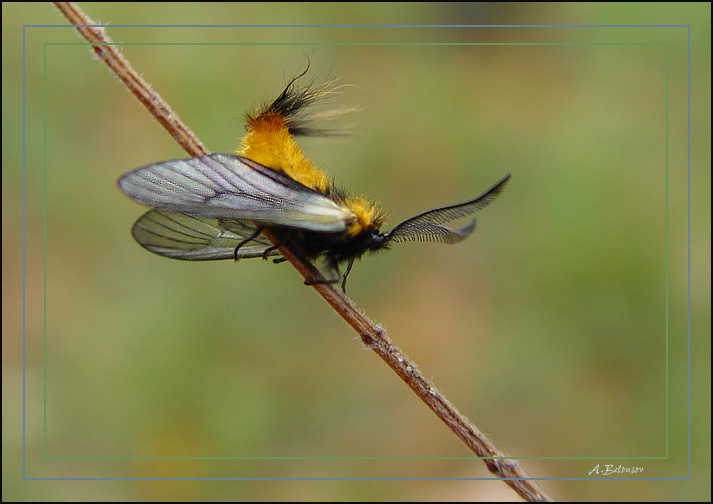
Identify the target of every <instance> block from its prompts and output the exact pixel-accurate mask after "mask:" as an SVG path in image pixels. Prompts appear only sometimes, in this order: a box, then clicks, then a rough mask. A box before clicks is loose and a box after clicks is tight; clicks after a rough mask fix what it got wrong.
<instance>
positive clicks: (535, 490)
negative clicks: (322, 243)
mask: <svg viewBox="0 0 713 504" xmlns="http://www.w3.org/2000/svg"><path fill="white" fill-rule="evenodd" d="M54 5H55V6H56V7H57V8H58V9H59V10H60V11H61V12H62V14H64V16H65V17H66V18H67V19H68V20H69V22H70V23H71V24H72V25H74V26H75V28H76V29H77V31H78V32H79V33H80V35H81V36H82V37H83V38H84V39H86V40H87V42H89V44H90V45H91V47H92V50H93V51H94V52H95V53H96V54H97V56H98V57H99V58H100V59H101V60H102V61H104V62H105V63H106V64H107V65H108V66H109V68H111V70H112V71H113V72H114V73H115V74H116V75H117V77H119V79H120V80H121V81H122V82H124V84H125V85H126V86H127V87H128V88H129V90H130V91H131V92H132V93H133V94H134V95H135V96H136V97H137V99H138V100H139V101H140V102H141V103H143V104H144V106H145V107H146V108H147V109H148V110H149V112H150V113H151V114H152V115H153V116H154V117H155V118H156V119H157V120H158V121H159V122H160V123H161V124H162V125H163V126H164V128H166V130H167V131H168V132H169V133H170V134H171V136H172V137H173V138H174V139H176V141H177V142H178V143H179V144H180V145H181V146H182V147H183V148H184V149H185V151H186V152H187V153H188V154H190V155H191V156H202V155H206V154H208V153H209V152H208V150H207V149H206V148H205V147H204V146H203V144H202V143H201V141H200V140H199V139H198V138H197V137H196V136H195V134H194V133H193V132H192V131H191V130H190V129H189V128H188V127H187V126H186V125H185V124H183V122H181V120H180V119H179V118H178V115H177V114H176V113H175V112H173V110H172V109H171V107H170V106H169V105H168V104H167V103H166V102H165V101H164V100H163V99H162V98H161V97H160V96H159V94H158V93H157V92H156V91H154V90H153V89H151V86H150V85H149V84H148V83H147V82H146V81H145V80H144V79H143V78H141V76H140V75H139V74H138V73H137V72H136V71H135V70H134V69H133V68H132V67H131V64H130V63H129V62H128V60H127V59H126V58H125V57H124V56H123V55H122V54H121V53H120V52H119V50H118V49H116V47H115V46H114V43H113V42H112V41H111V39H110V38H109V37H108V36H107V35H106V33H105V30H104V28H103V27H101V26H98V25H97V23H95V22H94V21H92V20H91V19H90V18H89V17H87V16H86V15H85V14H84V13H83V12H82V11H81V9H80V8H79V7H78V6H77V5H76V4H74V3H71V2H55V4H54ZM263 233H264V234H265V236H267V238H268V239H269V240H270V241H271V242H272V243H273V244H277V241H276V240H275V237H274V236H273V235H272V234H271V233H270V231H269V230H268V229H265V230H264V231H263ZM279 250H280V252H281V253H282V254H283V255H284V256H285V257H286V258H287V260H288V261H290V263H292V265H293V266H294V267H295V268H296V269H297V270H298V271H299V272H300V274H302V276H304V278H305V280H306V281H308V282H313V281H314V280H318V279H320V278H321V274H320V273H319V271H318V270H317V268H316V267H315V266H314V265H313V264H311V262H310V261H309V260H307V259H306V258H305V257H303V256H302V255H301V254H300V253H299V252H298V251H295V250H291V249H290V248H288V247H286V246H284V245H281V246H280V247H279ZM312 287H313V288H314V289H315V290H316V291H317V292H319V294H320V295H321V296H322V297H323V298H324V299H325V300H326V301H327V302H328V303H329V304H330V305H331V306H332V307H333V308H334V310H335V311H336V312H337V313H338V314H339V315H340V316H341V317H342V318H343V319H344V320H345V321H346V322H347V323H348V324H349V325H350V326H352V327H353V328H354V330H355V331H356V332H357V333H359V336H360V337H361V339H362V341H363V342H364V345H366V346H367V347H368V348H370V349H371V350H373V351H374V352H376V354H377V355H378V356H379V357H381V359H383V360H384V362H386V364H388V365H389V367H390V368H391V369H393V370H394V372H395V373H396V374H397V375H398V376H399V378H401V379H402V380H403V381H404V382H406V384H407V385H408V386H409V387H410V388H411V390H413V391H414V392H415V393H416V395H418V397H419V398H420V399H421V400H422V401H423V402H424V403H426V405H427V406H428V407H429V408H431V410H432V411H433V412H434V413H435V414H436V415H437V416H438V418H440V419H441V420H442V421H443V422H444V423H445V424H446V425H447V426H448V427H449V428H450V429H451V430H452V431H453V432H454V433H455V434H456V436H458V437H459V438H460V439H461V440H462V441H463V442H464V443H465V444H466V445H467V446H468V448H470V450H471V451H472V452H473V453H474V454H475V455H476V456H477V457H478V458H481V459H482V460H483V462H484V463H485V465H486V466H487V468H488V470H489V471H490V472H491V473H493V474H494V475H495V476H497V477H498V478H501V479H503V481H504V482H505V483H506V484H507V485H509V486H510V487H511V488H512V489H513V490H515V492H517V493H518V494H519V495H520V496H521V497H522V498H523V499H525V500H527V501H529V502H543V501H551V499H550V498H549V497H548V496H547V495H546V494H545V493H544V492H543V491H542V490H541V489H540V488H539V487H538V486H537V485H536V484H535V483H534V482H533V481H531V480H530V479H529V478H530V477H529V476H528V475H527V474H526V473H525V472H524V471H523V470H522V468H521V467H520V465H519V464H518V463H517V462H516V461H515V460H512V459H508V458H507V457H506V456H505V455H503V453H501V452H500V451H499V450H498V449H497V448H495V446H494V445H493V444H492V443H491V442H490V440H489V439H488V438H487V437H485V436H484V435H483V434H482V433H481V432H480V431H479V430H478V428H477V427H476V426H475V425H473V424H472V423H471V422H470V421H469V420H468V419H467V418H466V417H465V416H464V415H463V414H461V413H460V412H459V411H458V410H457V409H456V408H455V407H454V406H453V405H452V404H451V403H450V401H448V399H446V398H445V396H444V395H443V394H442V393H441V392H440V391H439V390H438V389H437V388H436V387H435V385H434V384H433V382H432V381H430V380H429V379H427V378H426V377H425V375H424V374H423V373H422V372H421V371H420V369H419V368H418V366H417V365H416V364H415V363H414V362H412V361H411V360H409V359H408V358H407V357H406V356H405V355H404V353H403V352H402V351H401V350H400V349H399V348H398V347H397V346H395V345H394V344H393V342H392V341H391V339H390V338H389V337H388V336H387V334H386V331H385V330H384V329H383V328H382V327H380V326H379V325H378V324H376V323H375V322H373V321H372V320H371V319H369V318H368V317H367V316H366V315H364V314H363V313H362V312H361V311H360V310H358V309H357V308H356V305H355V304H354V302H353V301H351V300H350V299H349V298H348V297H347V296H346V294H344V292H342V291H341V290H339V289H338V288H336V287H335V286H334V285H333V284H328V283H314V284H313V285H312Z"/></svg>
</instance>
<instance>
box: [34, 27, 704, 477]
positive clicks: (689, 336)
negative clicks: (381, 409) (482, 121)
mask: <svg viewBox="0 0 713 504" xmlns="http://www.w3.org/2000/svg"><path fill="white" fill-rule="evenodd" d="M73 26H74V25H23V28H22V57H23V63H22V83H23V93H22V96H23V104H22V124H23V133H22V147H23V154H22V170H23V173H22V188H23V195H22V254H23V257H22V295H23V299H22V338H23V341H22V362H23V373H22V392H23V397H22V407H23V411H22V418H23V425H22V452H23V479H28V480H60V479H61V480H78V481H90V480H102V481H103V480H132V481H133V480H169V481H174V480H246V481H259V480H262V481H280V480H299V481H330V480H337V481H344V480H359V481H363V480H368V481H375V480H386V481H397V480H406V481H411V480H427V481H428V480H435V481H442V480H468V481H470V480H481V479H483V480H485V479H493V478H492V477H488V478H413V479H412V478H27V476H26V429H25V421H26V346H25V343H26V338H25V336H26V331H25V329H26V126H27V124H26V106H25V104H26V54H27V53H26V35H25V34H26V29H27V28H40V27H45V28H60V27H63V28H64V27H73ZM80 26H82V25H80ZM84 26H107V25H84ZM112 27H135V28H150V27H155V28H171V27H194V28H218V27H246V28H247V27H252V28H257V27H261V28H270V27H275V28H300V27H314V28H316V27H324V28H326V27H331V28H335V27H341V28H344V27H353V28H365V27H375V28H379V27H382V28H387V27H390V28H399V27H402V28H459V27H462V28H576V27H580V28H686V29H687V42H688V135H687V136H688V243H687V252H688V271H687V274H688V278H687V280H688V282H687V285H688V478H608V477H604V478H527V479H532V480H533V481H540V480H543V481H550V480H551V481H585V480H586V481H592V480H600V479H601V480H626V481H630V480H636V481H650V480H655V481H659V480H660V481H677V480H686V479H690V477H691V27H690V25H112ZM495 479H506V480H508V479H519V478H495Z"/></svg>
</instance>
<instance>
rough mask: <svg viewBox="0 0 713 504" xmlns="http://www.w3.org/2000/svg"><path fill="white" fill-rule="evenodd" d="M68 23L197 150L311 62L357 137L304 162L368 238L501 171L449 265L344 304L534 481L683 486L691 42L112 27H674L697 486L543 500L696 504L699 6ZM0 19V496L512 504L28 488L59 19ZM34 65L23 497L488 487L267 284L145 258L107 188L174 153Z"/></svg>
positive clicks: (117, 89) (222, 9)
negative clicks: (101, 28)
mask: <svg viewBox="0 0 713 504" xmlns="http://www.w3.org/2000/svg"><path fill="white" fill-rule="evenodd" d="M82 6H83V8H85V9H86V12H87V14H88V15H89V16H91V17H93V18H94V19H95V20H98V21H101V22H104V23H106V22H108V23H110V24H109V28H108V32H107V33H108V35H109V36H110V37H111V38H112V39H113V40H114V41H115V42H124V43H126V44H131V45H126V46H124V47H123V53H124V54H125V55H126V56H127V57H128V59H129V60H130V61H131V62H132V64H133V65H134V67H135V68H136V69H137V70H138V71H139V72H141V73H142V74H143V75H144V77H145V78H146V79H147V80H148V81H149V82H151V84H152V85H153V87H154V88H155V89H156V90H157V91H158V92H159V93H160V94H161V95H162V96H163V97H164V98H165V99H166V100H167V101H168V102H169V103H170V104H171V105H172V106H173V107H174V109H175V110H176V112H177V113H178V114H179V115H180V117H181V118H182V119H183V120H184V121H185V122H186V123H187V124H188V125H189V126H190V127H191V128H192V129H193V130H194V131H195V132H196V134H197V135H198V137H199V138H201V140H202V141H203V142H204V143H205V144H206V146H207V147H208V148H209V149H210V150H211V151H214V152H228V151H231V150H233V149H234V148H235V147H236V145H237V139H238V138H239V137H240V136H241V135H242V133H243V123H242V117H243V114H244V112H245V111H247V110H250V109H252V108H254V107H255V106H256V105H258V104H260V103H263V102H265V101H266V100H270V99H272V98H274V97H275V96H276V94H277V93H279V92H280V91H281V90H282V88H283V86H284V84H285V82H286V81H287V80H288V79H289V78H290V77H291V76H292V75H294V74H296V73H298V72H300V71H301V70H302V69H304V67H305V65H306V62H307V60H308V59H309V61H310V67H311V68H310V75H311V76H312V77H314V78H315V79H317V80H323V79H328V78H330V77H334V76H336V77H338V78H339V82H340V83H343V84H350V86H347V87H344V88H343V89H342V93H341V94H340V95H339V96H337V97H335V99H333V100H332V101H331V105H333V106H335V107H345V108H349V107H358V108H359V111H357V112H354V113H351V114H349V115H348V116H347V117H345V118H343V119H342V120H341V121H340V122H339V124H338V126H340V127H343V128H345V129H346V130H348V132H349V133H350V135H349V136H346V137H340V138H338V139H328V140H325V139H310V140H307V141H304V142H302V145H303V147H304V148H305V150H306V152H307V154H308V155H309V156H310V157H311V158H312V159H313V160H314V161H315V162H316V163H317V164H319V165H320V166H322V167H324V168H325V169H326V170H327V171H328V172H329V173H330V174H331V175H332V176H333V177H334V178H335V180H336V181H337V182H338V183H340V184H341V185H343V186H346V187H348V188H350V189H351V190H353V191H354V192H356V193H363V194H367V195H369V196H370V197H371V198H373V199H374V200H376V201H379V202H380V203H381V204H382V205H383V207H384V208H385V209H387V210H388V212H389V214H390V215H391V218H390V221H389V223H390V225H394V224H396V223H397V222H399V221H401V220H403V219H404V218H406V217H409V216H411V215H414V214H416V213H418V212H421V211H424V210H427V209H430V208H433V207H436V206H441V205H447V204H451V203H456V202H460V201H463V200H466V199H468V198H472V197H474V196H476V195H477V194H479V193H480V192H482V191H483V190H485V189H487V188H488V187H490V186H491V185H492V184H493V183H495V182H496V181H497V180H499V179H500V178H501V177H502V176H503V175H505V174H506V173H508V172H509V173H512V180H511V182H510V184H509V186H508V187H507V189H506V191H505V192H504V193H503V195H502V196H501V197H500V198H499V199H498V200H497V201H496V202H495V203H494V204H493V205H492V206H491V207H489V208H488V209H487V210H485V211H484V212H482V214H481V215H480V217H479V223H478V229H477V230H476V233H475V235H474V236H473V237H471V238H470V239H469V240H467V241H466V242H464V243H462V244H460V245H458V246H454V247H447V246H443V245H432V244H410V245H402V246H395V247H394V248H393V250H392V251H390V252H388V253H384V254H380V255H378V256H375V257H367V258H365V260H364V261H362V262H361V263H358V264H356V265H355V266H354V269H353V271H352V273H351V276H350V278H349V294H350V296H351V297H352V299H354V300H355V301H356V303H357V304H358V306H359V308H361V309H364V310H365V311H366V313H367V314H368V315H369V316H370V317H372V318H374V319H376V320H378V321H379V322H380V323H382V324H383V325H384V327H385V328H386V329H387V330H388V332H389V335H390V336H391V337H392V338H393V339H394V341H395V343H396V344H397V345H399V346H400V347H401V348H402V349H403V350H404V352H405V353H406V354H408V355H409V356H410V357H411V358H412V359H413V360H414V361H415V362H417V363H418V365H419V366H420V367H421V369H422V370H423V371H424V372H425V373H426V374H427V375H428V376H432V377H433V379H434V380H435V382H436V384H437V385H438V386H439V387H440V388H441V390H442V391H443V392H444V393H445V395H446V396H447V397H448V398H449V399H450V400H451V401H452V402H453V403H454V404H455V405H456V407H458V408H459V409H460V410H461V411H462V412H463V413H464V414H465V415H467V416H468V417H469V418H470V419H471V420H472V421H473V422H474V423H475V424H476V425H477V426H478V427H479V428H480V429H481V430H483V431H484V432H485V433H486V434H487V435H488V436H489V437H490V438H491V439H492V440H493V442H494V443H495V444H496V446H498V447H499V448H500V449H501V450H503V451H504V452H506V453H507V454H509V455H512V456H514V457H519V458H521V459H522V460H521V463H522V464H523V466H524V467H525V469H526V470H527V471H528V472H529V473H530V474H531V475H533V476H535V477H540V478H586V477H588V473H589V471H591V470H592V468H594V467H595V466H596V465H597V464H600V465H603V464H617V465H618V464H622V465H624V466H627V467H632V466H641V467H644V473H643V474H642V476H643V477H647V478H671V477H677V478H685V477H686V476H687V460H686V457H687V446H686V443H687V432H686V429H687V421H688V418H687V411H686V407H687V398H686V393H687V374H686V373H687V369H688V368H687V363H686V359H687V342H686V337H687V332H686V331H687V304H686V303H687V295H686V281H687V279H686V275H687V255H686V254H687V243H686V240H687V219H686V202H687V199H686V189H687V186H686V184H687V174H686V169H687V166H686V162H687V136H686V128H687V76H686V71H687V66H686V65H687V46H686V43H687V31H686V29H685V28H574V27H573V28H215V27H214V28H165V27H142V28H121V27H115V25H133V24H140V25H159V24H160V25H168V24H187V23H190V24H204V25H208V24H219V23H220V24H245V25H256V24H260V25H264V24H292V25H294V24H310V25H314V24H374V23H378V24H391V23H396V24H456V23H457V24H481V25H482V24H497V25H504V24H576V25H581V24H691V25H692V31H691V43H692V47H693V52H692V61H691V65H692V92H693V96H692V108H691V111H692V116H691V127H692V139H691V140H692V146H691V148H692V160H693V165H692V179H691V197H692V204H693V206H692V219H691V220H692V231H693V233H692V235H691V252H692V275H691V281H692V284H691V294H692V298H691V300H692V304H691V319H692V338H693V355H692V359H693V362H692V375H691V379H692V380H693V381H694V384H695V385H694V388H693V410H692V428H693V437H692V445H693V446H692V449H693V452H692V457H693V460H692V480H691V481H660V482H617V481H609V482H607V483H602V482H601V481H572V482H564V481H545V482H542V486H543V487H544V488H545V489H546V490H547V491H548V492H549V493H550V495H551V496H552V497H554V498H557V499H559V500H709V499H710V338H709V335H710V168H709V167H710V5H709V4H616V5H614V4H583V5H582V4H567V3H558V4H489V3H481V4H328V5H327V4H267V3H264V4H200V5H198V4H181V5H175V4H83V5H82ZM2 13H3V172H2V177H3V179H2V181H3V214H2V216H3V335H4V337H3V398H4V400H3V498H4V499H7V500H34V499H38V500H49V499H52V500H90V499H91V500H94V499H97V500H110V499H111V500H114V499H116V500H147V499H150V500H167V499H185V500H196V499H200V500H303V499H304V500H307V499H309V500H312V499H315V500H346V499H356V500H375V499H389V500H391V499H399V500H416V499H418V500H422V499H423V500H495V499H497V500H517V496H516V495H515V494H514V493H513V492H512V491H511V490H509V488H508V487H506V486H505V485H503V484H502V483H498V482H492V481H491V482H487V481H341V480H337V481H279V482H265V481H186V482H176V481H135V480H131V481H74V482H73V481H61V480H58V481H22V480H21V475H22V474H23V473H22V465H21V462H22V458H21V450H22V437H21V436H22V417H21V415H20V412H21V411H22V403H21V400H22V396H21V392H22V389H21V385H22V376H23V375H22V360H21V358H22V347H21V341H22V340H21V331H22V325H21V324H22V318H21V317H22V255H21V251H22V249H21V247H22V220H21V219H22V214H21V208H22V170H21V167H22V115H21V114H22V108H21V105H22V70H23V69H22V35H23V32H22V25H29V24H32V25H48V24H56V25H66V22H65V21H64V20H63V18H62V17H60V16H59V15H58V12H57V11H56V10H55V9H54V8H53V7H52V6H51V5H49V4H34V5H29V4H25V5H20V4H7V3H4V4H3V11H2ZM25 36H26V43H27V45H26V51H27V56H26V58H27V59H26V62H27V68H26V72H27V73H26V77H27V81H26V93H27V94H26V102H25V103H26V110H25V114H26V120H27V137H26V156H27V157H26V167H27V173H26V184H27V186H26V187H27V193H26V197H27V200H26V205H27V206H26V211H27V214H26V216H27V241H26V246H27V248H26V250H25V252H26V268H27V277H26V280H27V284H26V291H25V295H26V302H27V305H26V324H27V325H26V345H27V346H26V351H27V354H26V359H27V361H26V379H27V382H26V385H27V390H26V400H27V403H26V413H27V416H26V418H25V425H26V436H27V437H26V442H27V457H26V473H25V475H26V476H27V477H29V478H100V479H101V478H130V479H134V478H162V477H165V478H172V477H192V478H195V477H202V478H241V477H242V478H270V477H286V478H377V477H382V478H473V477H486V476H487V472H486V470H485V467H484V465H483V464H482V462H480V461H477V460H473V459H469V458H468V457H469V452H468V451H467V450H466V449H465V448H464V447H463V446H462V445H461V444H460V443H459V442H458V440H457V439H456V438H455V437H454V436H453V435H452V433H451V432H450V431H449V430H448V429H447V428H446V427H445V426H444V425H442V424H441V423H440V422H439V421H438V420H437V419H436V418H435V417H434V416H433V415H432V414H431V413H430V411H428V410H427V408H426V407H425V406H424V405H423V404H422V403H420V401H418V399H416V398H415V396H413V394H412V393H411V392H410V391H409V390H408V389H407V388H406V387H405V386H404V385H403V383H401V382H400V381H399V380H398V379H397V378H396V376H395V375H393V373H391V371H390V370H389V369H388V368H387V367H386V366H384V365H383V364H382V363H381V361H380V360H379V359H378V358H377V357H376V356H375V355H374V354H373V353H371V352H367V351H362V346H361V343H360V341H359V339H358V337H357V336H356V335H355V334H354V333H353V331H352V330H351V329H350V328H348V327H347V326H346V325H345V324H344V323H343V322H342V321H341V320H340V319H339V318H338V317H336V316H335V315H334V314H333V312H332V311H331V310H330V309H329V307H328V306H327V305H326V304H325V303H324V302H323V301H322V300H321V298H319V297H318V296H317V295H316V294H315V293H314V292H313V290H312V289H309V288H307V287H304V286H303V285H302V279H301V277H299V275H298V274H297V273H296V272H295V271H294V270H293V269H292V268H291V267H290V266H289V265H287V264H283V265H280V266H275V265H272V264H268V263H265V262H263V261H259V260H254V261H244V262H241V263H239V264H233V263H231V262H229V261H221V262H215V263H204V264H195V263H189V262H181V261H171V260H168V259H164V258H160V257H158V256H155V255H152V254H149V253H148V252H145V251H144V250H143V249H141V248H140V247H139V246H138V245H136V243H134V242H133V240H132V238H131V235H130V228H131V225H132V224H133V222H134V220H135V219H137V218H138V217H139V216H140V215H141V214H142V212H143V211H144V209H143V208H141V207H139V206H138V205H136V204H135V203H133V202H132V201H130V200H129V199H128V198H126V197H124V196H123V195H122V194H121V193H120V192H119V191H118V189H117V188H116V179H117V178H118V177H119V176H120V175H121V174H122V173H124V172H126V171H128V170H131V169H133V168H135V167H137V166H141V165H143V164H147V163H151V162H154V161H159V160H163V159H170V158H175V157H183V156H184V155H185V154H184V152H183V151H182V150H181V149H180V147H178V146H177V145H176V144H175V142H174V141H173V140H172V139H171V138H170V137H169V136H168V135H167V134H166V133H165V132H164V130H163V129H162V128H161V127H160V126H159V125H158V124H157V123H156V122H155V121H154V120H153V119H152V118H151V117H149V116H148V114H147V112H146V111H145V110H144V109H143V107H142V106H140V105H139V104H138V103H137V102H136V100H135V99H134V98H133V97H132V95H130V94H129V93H128V92H127V91H126V90H125V89H124V87H123V86H122V84H121V83H120V82H119V81H118V80H117V79H115V78H114V77H113V76H112V75H111V74H110V73H109V71H108V69H107V68H105V66H104V65H103V64H102V63H100V62H99V61H97V60H96V59H95V58H94V57H92V55H91V53H90V51H89V50H87V48H86V46H82V45H78V44H76V43H78V42H80V39H79V38H78V36H77V35H76V33H75V32H73V30H72V29H70V28H64V27H62V28H27V29H26V31H25ZM45 44H52V45H45ZM73 44H76V45H73ZM179 44H182V45H179ZM45 72H46V73H45ZM45 75H46V84H47V85H46V89H45ZM667 85H668V96H667V94H666V86H667ZM667 98H668V99H667ZM667 121H668V129H667V128H666V125H667ZM45 127H46V132H45ZM45 139H46V141H45ZM667 141H668V143H667ZM667 146H668V149H667ZM45 159H46V168H47V176H46V179H45V178H44V177H43V165H44V163H45ZM667 159H668V186H667V184H666V173H667V162H666V161H667ZM45 182H46V212H47V222H46V268H47V270H46V271H47V274H46V283H45V280H44V277H43V268H44V263H45V261H44V253H45V249H44V247H45V241H44V236H43V233H44V230H43V211H44V210H43V190H44V187H45ZM667 194H668V213H667V212H666V195H667ZM667 223H668V252H669V255H668V298H667V285H666V281H667V276H666V268H667V263H666V244H667V242H666V224H667ZM389 227H390V226H387V228H389ZM667 301H668V306H669V311H668V317H667V312H666V303H667ZM45 303H46V327H47V330H46V343H45V340H44V339H43V330H44V319H45V312H44V310H45V308H44V306H45ZM667 324H668V329H669V333H668V337H669V341H668V354H667V346H666V336H667V335H666V326H667ZM45 345H46V346H45ZM45 355H46V368H45V365H44V357H45ZM667 357H668V364H669V366H668V368H667V366H666V363H667ZM667 369H668V371H667ZM45 372H46V374H45ZM45 376H46V400H45V392H44V386H45ZM667 378H668V401H667V388H666V386H667ZM667 411H668V416H667ZM45 415H46V417H45ZM667 433H668V436H667ZM45 439H46V447H45ZM169 457H174V459H169ZM176 457H177V458H176ZM181 457H193V458H181ZM201 457H203V458H201ZM216 457H225V458H224V459H218V458H216ZM233 457H265V459H246V460H237V459H234V458H233ZM285 457H288V458H285ZM291 457H304V458H297V459H294V458H291ZM320 457H336V458H320ZM342 457H344V458H342ZM355 457H356V458H355ZM358 457H366V458H365V459H359V458H358ZM457 457H462V458H460V459H459V458H457ZM526 457H530V459H527V458H526ZM616 457H620V458H616ZM635 457H641V458H640V459H636V458H635ZM666 457H667V458H666ZM655 458H658V459H655Z"/></svg>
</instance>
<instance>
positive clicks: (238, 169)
mask: <svg viewBox="0 0 713 504" xmlns="http://www.w3.org/2000/svg"><path fill="white" fill-rule="evenodd" d="M119 188H120V189H121V191H122V192H123V193H124V194H126V195H127V196H129V197H130V198H132V199H133V200H135V201H137V202H139V203H141V204H143V205H147V206H150V207H154V208H157V209H160V210H165V211H168V212H175V213H186V214H190V215H196V216H203V217H213V218H216V219H236V220H247V221H253V222H257V223H260V224H265V225H268V226H269V225H278V226H289V227H296V228H301V229H307V230H311V231H322V232H341V231H345V230H346V229H347V225H348V224H349V222H351V221H352V220H353V219H354V218H355V217H354V214H353V213H352V211H351V210H349V209H348V208H345V207H343V206H340V205H338V204H337V203H336V202H335V201H333V200H331V199H330V198H328V197H326V196H325V195H323V194H321V193H320V192H318V191H315V190H314V189H310V188H308V187H306V186H303V185H302V184H300V183H299V182H296V181H294V180H292V179H291V178H290V177H288V176H287V175H285V174H284V173H281V172H277V171H275V170H272V169H270V168H267V167H265V166H262V165H260V164H258V163H255V162H254V161H251V160H250V159H247V158H244V157H241V156H236V155H233V154H210V155H208V156H199V157H193V158H188V159H176V160H171V161H163V162H160V163H154V164H150V165H147V166H143V167H141V168H137V169H136V170H133V171H131V172H129V173H127V174H125V175H123V176H122V177H121V178H120V179H119Z"/></svg>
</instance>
